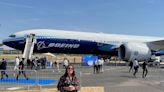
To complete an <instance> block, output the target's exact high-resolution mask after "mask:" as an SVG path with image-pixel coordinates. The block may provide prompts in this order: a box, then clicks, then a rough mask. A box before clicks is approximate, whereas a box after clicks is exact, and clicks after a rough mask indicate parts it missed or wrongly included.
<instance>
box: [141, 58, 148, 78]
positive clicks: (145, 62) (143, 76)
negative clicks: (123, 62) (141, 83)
mask: <svg viewBox="0 0 164 92" xmlns="http://www.w3.org/2000/svg"><path fill="white" fill-rule="evenodd" d="M147 65H148V64H147V61H144V62H143V64H142V69H143V73H142V78H145V77H146V76H147V73H148V69H147Z"/></svg>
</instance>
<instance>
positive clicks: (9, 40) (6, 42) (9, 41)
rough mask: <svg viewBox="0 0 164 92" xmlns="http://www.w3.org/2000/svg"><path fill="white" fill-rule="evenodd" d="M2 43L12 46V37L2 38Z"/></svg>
mask: <svg viewBox="0 0 164 92" xmlns="http://www.w3.org/2000/svg"><path fill="white" fill-rule="evenodd" d="M2 43H3V44H4V45H6V46H9V47H12V41H11V38H7V39H4V40H2Z"/></svg>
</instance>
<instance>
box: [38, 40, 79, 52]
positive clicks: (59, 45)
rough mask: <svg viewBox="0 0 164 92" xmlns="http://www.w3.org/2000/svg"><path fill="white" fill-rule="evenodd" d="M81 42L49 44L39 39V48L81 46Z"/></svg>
mask: <svg viewBox="0 0 164 92" xmlns="http://www.w3.org/2000/svg"><path fill="white" fill-rule="evenodd" d="M79 46H80V44H68V43H49V44H48V45H47V46H46V44H45V42H44V41H39V42H38V43H37V49H38V50H41V49H45V48H51V47H56V48H70V49H72V48H79Z"/></svg>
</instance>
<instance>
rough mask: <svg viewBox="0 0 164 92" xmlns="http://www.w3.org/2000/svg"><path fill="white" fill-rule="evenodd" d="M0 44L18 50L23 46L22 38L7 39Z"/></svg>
mask: <svg viewBox="0 0 164 92" xmlns="http://www.w3.org/2000/svg"><path fill="white" fill-rule="evenodd" d="M2 43H3V44H4V45H6V46H9V47H11V48H15V49H20V48H21V46H22V44H24V38H7V39H4V40H3V41H2Z"/></svg>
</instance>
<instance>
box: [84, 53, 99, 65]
mask: <svg viewBox="0 0 164 92" xmlns="http://www.w3.org/2000/svg"><path fill="white" fill-rule="evenodd" d="M97 59H98V56H93V55H89V56H82V65H84V66H92V65H93V62H94V61H95V60H97Z"/></svg>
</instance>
